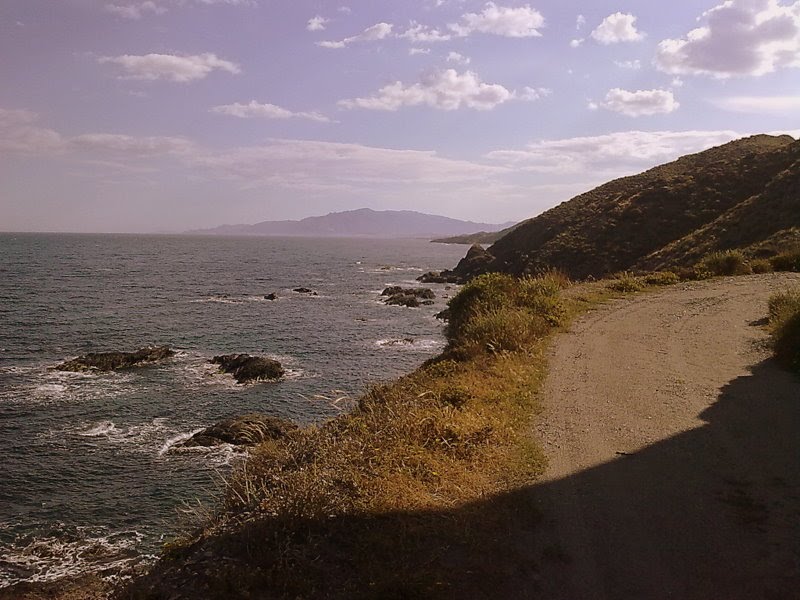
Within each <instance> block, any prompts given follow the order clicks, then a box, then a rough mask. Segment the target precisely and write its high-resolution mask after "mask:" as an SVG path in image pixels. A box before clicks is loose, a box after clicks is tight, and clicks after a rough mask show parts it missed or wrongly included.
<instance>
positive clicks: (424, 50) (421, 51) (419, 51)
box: [408, 48, 431, 56]
mask: <svg viewBox="0 0 800 600" xmlns="http://www.w3.org/2000/svg"><path fill="white" fill-rule="evenodd" d="M430 53H431V49H430V48H409V49H408V55H409V56H417V55H418V54H430Z"/></svg>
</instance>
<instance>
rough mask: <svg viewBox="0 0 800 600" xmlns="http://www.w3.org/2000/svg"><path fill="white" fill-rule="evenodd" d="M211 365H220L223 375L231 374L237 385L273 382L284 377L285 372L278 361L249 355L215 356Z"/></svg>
mask: <svg viewBox="0 0 800 600" xmlns="http://www.w3.org/2000/svg"><path fill="white" fill-rule="evenodd" d="M210 362H211V363H213V364H215V365H219V370H220V371H222V372H223V373H230V374H231V375H233V377H234V379H236V382H237V383H247V382H248V381H259V380H265V379H266V380H272V379H279V378H280V377H283V374H284V370H283V367H282V366H281V363H279V362H278V361H277V360H272V359H271V358H264V357H263V356H250V355H249V354H224V355H222V356H215V357H214V358H212V359H211V361H210Z"/></svg>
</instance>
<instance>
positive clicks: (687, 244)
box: [446, 135, 800, 279]
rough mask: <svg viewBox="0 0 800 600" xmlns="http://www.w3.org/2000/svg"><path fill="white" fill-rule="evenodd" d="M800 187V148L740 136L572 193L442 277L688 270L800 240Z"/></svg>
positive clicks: (784, 140)
mask: <svg viewBox="0 0 800 600" xmlns="http://www.w3.org/2000/svg"><path fill="white" fill-rule="evenodd" d="M799 181H800V142H796V141H795V140H794V139H793V138H792V137H790V136H778V137H776V136H768V135H757V136H753V137H749V138H744V139H741V140H737V141H734V142H730V143H728V144H725V145H723V146H718V147H716V148H711V149H710V150H706V151H704V152H700V153H698V154H691V155H688V156H684V157H682V158H679V159H678V160H676V161H674V162H671V163H668V164H665V165H661V166H658V167H655V168H653V169H650V170H648V171H645V172H644V173H641V174H639V175H635V176H632V177H623V178H621V179H616V180H614V181H611V182H609V183H606V184H605V185H602V186H600V187H598V188H595V189H594V190H591V191H589V192H586V193H584V194H581V195H579V196H576V197H575V198H573V199H572V200H569V201H567V202H564V203H562V204H560V205H559V206H557V207H555V208H553V209H551V210H548V211H547V212H545V213H543V214H541V215H539V216H537V217H535V218H533V219H530V220H529V221H526V222H525V223H523V224H521V225H520V226H519V227H517V228H516V229H515V230H513V231H511V232H510V233H508V234H507V235H505V236H503V237H502V238H501V239H499V240H498V241H497V242H496V243H495V244H494V245H492V246H491V247H490V248H489V249H488V253H489V255H490V256H488V257H487V256H484V255H482V256H481V257H480V260H478V261H474V260H462V261H461V262H460V263H459V265H458V266H457V267H456V269H454V271H453V272H446V275H451V276H452V275H454V276H456V277H458V278H461V279H465V278H469V277H472V276H474V275H476V274H479V273H482V272H488V271H502V272H507V273H512V274H515V275H522V274H527V273H536V272H540V271H543V270H546V269H550V268H556V269H560V270H562V271H564V272H565V273H567V274H568V275H569V276H570V277H573V278H585V277H588V276H594V277H601V276H604V275H607V274H609V273H614V272H618V271H623V270H636V269H655V268H666V267H674V266H684V265H690V264H693V263H694V262H696V260H697V259H698V258H700V257H701V256H703V255H704V254H706V253H708V252H710V251H713V250H720V249H727V248H733V247H747V246H753V245H758V244H762V245H764V244H768V243H769V242H770V240H774V239H778V238H781V237H786V236H797V231H792V228H800V192H799V191H798V185H799V184H798V182H799Z"/></svg>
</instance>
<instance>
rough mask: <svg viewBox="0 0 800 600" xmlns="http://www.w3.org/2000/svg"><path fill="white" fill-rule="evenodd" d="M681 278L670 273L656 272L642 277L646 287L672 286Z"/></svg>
mask: <svg viewBox="0 0 800 600" xmlns="http://www.w3.org/2000/svg"><path fill="white" fill-rule="evenodd" d="M680 280H681V278H680V277H679V276H678V275H677V274H676V273H673V272H672V271H657V272H655V273H650V274H648V275H645V276H644V280H643V281H644V283H646V284H647V285H673V284H675V283H678V282H679V281H680Z"/></svg>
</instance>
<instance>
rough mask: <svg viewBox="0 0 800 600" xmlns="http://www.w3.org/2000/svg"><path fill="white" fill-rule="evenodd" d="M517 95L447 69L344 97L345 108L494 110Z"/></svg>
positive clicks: (500, 87) (342, 103) (342, 104)
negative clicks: (371, 93) (368, 93)
mask: <svg viewBox="0 0 800 600" xmlns="http://www.w3.org/2000/svg"><path fill="white" fill-rule="evenodd" d="M512 98H514V92H512V91H511V90H508V89H506V88H505V87H503V86H502V85H499V84H496V83H495V84H488V83H483V82H482V81H481V80H480V78H479V77H478V75H477V74H475V73H473V72H472V71H466V72H465V73H463V74H460V73H458V72H457V71H456V70H455V69H446V70H444V71H437V72H434V73H429V74H426V75H424V76H423V77H422V78H421V80H420V81H419V82H418V83H414V84H404V83H403V82H401V81H396V82H395V83H391V84H389V85H386V86H384V87H382V88H381V89H380V90H379V91H378V93H377V94H375V95H374V96H370V97H369V98H356V99H354V100H342V101H340V102H339V105H340V106H342V107H343V108H365V109H368V110H387V111H395V110H398V109H399V108H402V107H405V106H421V105H425V106H430V107H431V108H437V109H440V110H457V109H459V108H461V107H465V108H472V109H476V110H491V109H493V108H495V107H496V106H498V105H500V104H502V103H504V102H507V101H508V100H511V99H512Z"/></svg>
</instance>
